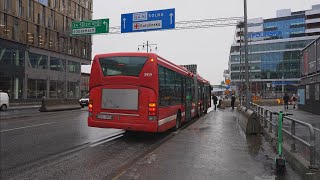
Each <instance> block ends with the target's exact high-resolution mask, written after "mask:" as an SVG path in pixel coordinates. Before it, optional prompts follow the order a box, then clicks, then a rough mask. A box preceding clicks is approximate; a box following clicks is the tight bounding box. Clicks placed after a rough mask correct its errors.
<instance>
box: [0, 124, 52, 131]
mask: <svg viewBox="0 0 320 180" xmlns="http://www.w3.org/2000/svg"><path fill="white" fill-rule="evenodd" d="M53 123H55V122H50V123H43V124H36V125H32V126H24V127H18V128H13V129H6V130H2V131H0V133H2V132H8V131H14V130H19V129H26V128H32V127H37V126H45V125H49V124H53Z"/></svg>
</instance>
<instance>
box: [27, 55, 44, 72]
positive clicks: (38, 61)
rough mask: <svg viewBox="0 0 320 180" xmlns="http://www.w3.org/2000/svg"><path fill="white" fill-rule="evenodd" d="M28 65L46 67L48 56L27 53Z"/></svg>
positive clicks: (38, 67)
mask: <svg viewBox="0 0 320 180" xmlns="http://www.w3.org/2000/svg"><path fill="white" fill-rule="evenodd" d="M29 60H30V65H31V67H32V68H37V69H47V68H48V65H47V64H48V56H45V55H40V54H35V53H29Z"/></svg>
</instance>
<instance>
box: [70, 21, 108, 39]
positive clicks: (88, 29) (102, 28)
mask: <svg viewBox="0 0 320 180" xmlns="http://www.w3.org/2000/svg"><path fill="white" fill-rule="evenodd" d="M101 33H109V19H96V20H88V21H72V33H71V34H72V35H88V34H101Z"/></svg>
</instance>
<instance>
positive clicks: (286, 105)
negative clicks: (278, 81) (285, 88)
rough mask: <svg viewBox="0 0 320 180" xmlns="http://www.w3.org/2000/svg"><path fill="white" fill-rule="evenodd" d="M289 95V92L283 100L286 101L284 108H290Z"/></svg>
mask: <svg viewBox="0 0 320 180" xmlns="http://www.w3.org/2000/svg"><path fill="white" fill-rule="evenodd" d="M289 99H290V97H289V95H288V94H287V93H285V94H284V96H283V102H284V109H289Z"/></svg>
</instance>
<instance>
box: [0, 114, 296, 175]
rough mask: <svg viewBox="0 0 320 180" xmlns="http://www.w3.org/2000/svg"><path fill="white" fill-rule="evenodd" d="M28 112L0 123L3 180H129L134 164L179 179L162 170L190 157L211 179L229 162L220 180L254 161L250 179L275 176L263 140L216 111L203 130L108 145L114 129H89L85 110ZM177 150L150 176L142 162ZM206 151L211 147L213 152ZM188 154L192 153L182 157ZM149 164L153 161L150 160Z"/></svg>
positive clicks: (130, 137)
mask: <svg viewBox="0 0 320 180" xmlns="http://www.w3.org/2000/svg"><path fill="white" fill-rule="evenodd" d="M32 111H33V110H30V112H25V115H23V116H24V118H14V119H10V120H3V119H2V120H0V123H1V124H0V125H1V134H0V135H1V174H0V175H1V176H0V178H1V179H2V178H3V179H8V178H10V179H113V178H114V177H119V175H124V176H122V177H121V179H122V178H123V177H128V176H127V175H128V174H123V172H126V171H128V172H129V173H132V171H133V172H135V171H136V169H137V166H136V164H135V163H136V162H141V161H142V162H145V163H144V165H143V166H144V168H142V169H140V170H142V171H145V170H147V171H149V172H148V175H149V177H152V179H163V178H161V177H170V178H169V179H173V178H175V177H179V176H175V175H176V173H183V172H185V170H183V169H176V170H177V171H176V172H174V173H173V174H169V173H167V171H165V170H166V166H168V167H169V165H170V164H171V163H170V162H172V161H173V162H174V161H176V162H177V163H178V164H179V163H185V165H190V162H189V160H188V159H187V158H184V157H183V155H187V156H189V155H190V157H191V158H192V159H193V160H194V162H192V163H193V164H194V163H195V165H197V167H196V170H199V171H200V172H204V173H209V174H210V175H211V174H212V171H210V169H209V171H208V172H205V171H206V170H208V168H212V167H219V166H218V164H219V163H220V164H221V163H225V162H227V163H231V164H229V165H230V166H228V165H225V166H222V169H220V170H222V171H215V172H217V173H218V174H217V175H218V177H221V178H222V179H223V177H226V176H224V175H228V172H229V171H230V172H231V174H230V175H231V176H229V177H236V176H234V175H235V174H237V173H240V174H242V175H243V173H245V171H246V170H245V169H246V168H240V170H237V171H235V172H234V168H235V167H238V166H239V167H241V166H242V165H245V167H246V164H248V162H247V161H246V159H245V158H249V159H250V158H253V159H254V161H256V162H257V163H258V164H257V166H256V165H255V163H250V164H249V166H250V168H252V169H249V171H248V172H249V173H251V175H250V177H252V176H254V175H259V174H260V173H264V175H270V176H271V177H274V176H272V168H271V167H270V166H271V164H272V162H273V159H271V158H272V157H273V156H274V154H273V153H272V152H271V151H272V150H268V153H267V152H265V151H266V150H265V148H266V146H267V145H266V144H265V142H264V141H263V140H262V139H261V137H258V138H246V137H245V136H243V134H242V133H241V132H240V130H239V127H238V125H237V124H236V123H235V121H234V120H233V116H230V114H228V113H224V112H220V114H221V115H220V116H219V117H215V114H214V113H210V114H208V115H206V116H205V117H203V118H201V119H199V120H198V121H195V122H196V123H197V122H200V123H201V122H202V125H204V126H210V125H212V127H209V128H208V127H202V126H201V124H200V126H199V125H198V126H194V127H192V125H193V124H191V126H190V128H189V127H187V128H186V129H182V130H181V131H179V132H178V133H176V132H173V131H168V132H166V133H160V134H150V133H124V134H120V135H119V136H117V137H115V138H114V139H111V140H107V141H104V140H102V141H99V140H100V139H104V137H107V136H109V135H110V134H114V133H116V132H118V130H113V129H109V130H108V129H96V128H89V127H87V124H86V116H87V111H86V110H84V109H82V110H74V111H65V112H55V113H52V114H47V115H42V114H38V113H37V112H36V111H34V112H33V115H34V116H33V117H28V116H30V114H32V113H31V112H32ZM225 117H227V118H232V119H231V121H229V122H228V123H227V124H226V123H218V124H215V122H214V121H212V120H213V119H215V121H219V122H224V121H225ZM203 123H204V124H203ZM208 132H209V134H208ZM223 132H227V133H232V137H234V138H236V137H238V138H240V141H238V140H236V141H229V140H228V139H224V140H223V136H222V134H220V133H223ZM171 137H174V138H176V139H178V143H180V144H182V146H176V144H175V140H172V139H171ZM226 138H227V137H226ZM167 140H168V141H167ZM221 140H223V141H221ZM215 141H217V144H216V143H215ZM225 143H226V144H225ZM233 143H234V144H233ZM261 143H262V144H261ZM228 144H229V145H230V146H228ZM224 146H225V147H224ZM261 147H263V148H261ZM175 148H178V149H180V150H181V152H182V151H184V153H182V154H180V156H181V157H178V158H177V157H174V156H170V155H171V153H172V152H171V153H170V152H169V156H168V153H167V156H165V157H166V158H167V159H162V160H161V161H159V162H157V164H159V165H161V168H160V167H156V168H158V169H159V171H151V170H152V168H151V166H150V167H148V164H149V161H146V160H145V158H149V157H150V154H154V152H156V153H159V152H160V153H161V152H163V151H170V150H174V149H175ZM210 148H213V149H212V152H210V151H211V149H210ZM188 150H190V153H186V152H188ZM198 150H200V151H198ZM239 150H241V151H243V150H245V153H246V154H245V156H244V157H242V155H241V156H239V155H237V153H236V152H237V151H239ZM208 152H210V153H208ZM192 153H193V154H192ZM206 153H207V154H206ZM148 154H149V155H148ZM266 154H269V156H268V157H271V158H266ZM147 155H148V156H147ZM216 157H218V158H216ZM151 159H152V161H153V157H151ZM234 159H236V160H234ZM139 160H140V161H139ZM156 160H157V159H156ZM211 160H212V161H211ZM210 161H211V162H210ZM163 163H164V164H163ZM207 163H211V165H212V166H207V167H206V166H205V165H206V164H207ZM172 165H175V164H172ZM146 167H148V168H146ZM150 168H151V170H150ZM171 170H172V169H171ZM173 170H175V169H174V168H173ZM180 170H182V171H180ZM218 170H219V169H218ZM162 171H163V172H164V173H167V174H165V175H166V176H161V172H162ZM152 172H155V173H154V174H153V173H152ZM159 173H160V174H159ZM190 173H191V171H190V172H189V174H190ZM225 173H226V174H225ZM289 173H290V177H297V175H296V174H295V173H294V172H293V171H292V170H289ZM170 175H171V176H170ZM185 175H188V173H187V174H185ZM196 175H197V174H194V175H192V176H191V175H190V176H185V177H195V179H199V178H196V177H206V176H196ZM200 175H201V174H200ZM213 175H214V174H213ZM244 175H247V174H244ZM292 175H293V176H292ZM140 177H141V176H140ZM145 177H148V176H145ZM209 177H212V178H213V177H214V176H209ZM260 177H261V176H260ZM262 177H263V176H262ZM131 178H132V179H135V176H133V177H132V176H129V179H131ZM125 179H126V178H125Z"/></svg>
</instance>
